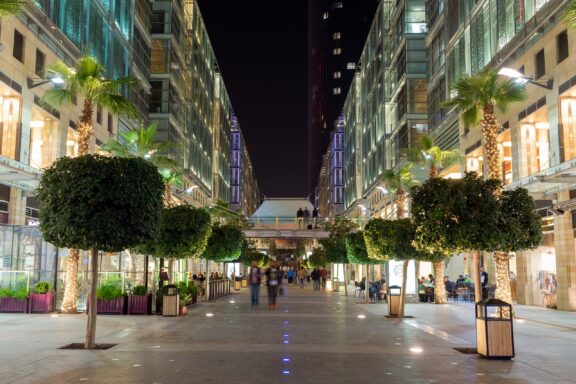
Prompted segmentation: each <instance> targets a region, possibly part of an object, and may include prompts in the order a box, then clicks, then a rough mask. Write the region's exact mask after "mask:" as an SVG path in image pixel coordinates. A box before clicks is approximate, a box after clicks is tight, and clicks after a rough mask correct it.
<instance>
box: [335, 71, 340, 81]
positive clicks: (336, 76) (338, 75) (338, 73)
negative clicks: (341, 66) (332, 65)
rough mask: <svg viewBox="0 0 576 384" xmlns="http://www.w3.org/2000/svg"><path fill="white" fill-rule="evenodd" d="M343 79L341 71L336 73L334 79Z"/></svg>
mask: <svg viewBox="0 0 576 384" xmlns="http://www.w3.org/2000/svg"><path fill="white" fill-rule="evenodd" d="M341 77H342V72H340V71H336V72H334V78H335V79H339V78H341Z"/></svg>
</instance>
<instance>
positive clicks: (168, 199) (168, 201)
mask: <svg viewBox="0 0 576 384" xmlns="http://www.w3.org/2000/svg"><path fill="white" fill-rule="evenodd" d="M162 199H163V200H164V206H165V207H171V206H172V186H171V185H170V183H167V182H165V183H164V194H163V196H162Z"/></svg>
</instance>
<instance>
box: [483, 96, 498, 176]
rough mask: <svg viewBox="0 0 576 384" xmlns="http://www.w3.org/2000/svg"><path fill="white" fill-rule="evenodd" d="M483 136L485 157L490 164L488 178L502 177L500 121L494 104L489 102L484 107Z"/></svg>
mask: <svg viewBox="0 0 576 384" xmlns="http://www.w3.org/2000/svg"><path fill="white" fill-rule="evenodd" d="M481 125H482V136H483V137H484V158H485V159H486V163H487V165H488V178H489V179H498V180H500V179H501V176H500V161H499V154H498V144H497V136H498V121H497V120H496V117H495V116H494V106H493V105H491V104H488V105H486V106H485V107H484V117H483V118H482V122H481Z"/></svg>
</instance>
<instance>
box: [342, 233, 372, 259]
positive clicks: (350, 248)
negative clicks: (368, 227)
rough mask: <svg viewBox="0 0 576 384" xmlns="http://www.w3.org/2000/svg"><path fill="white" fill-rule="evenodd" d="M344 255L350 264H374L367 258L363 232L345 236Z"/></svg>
mask: <svg viewBox="0 0 576 384" xmlns="http://www.w3.org/2000/svg"><path fill="white" fill-rule="evenodd" d="M346 253H347V256H348V261H349V262H350V263H355V264H374V262H375V261H374V260H373V259H371V258H369V257H368V250H367V249H366V242H365V241H364V233H363V232H351V233H349V234H347V235H346Z"/></svg>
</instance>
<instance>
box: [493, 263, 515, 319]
mask: <svg viewBox="0 0 576 384" xmlns="http://www.w3.org/2000/svg"><path fill="white" fill-rule="evenodd" d="M509 259H510V257H509V256H508V253H506V252H494V261H495V262H496V292H495V295H494V296H495V298H496V299H500V300H502V301H505V302H507V303H508V304H510V305H512V291H511V289H510V270H509V267H510V266H509ZM502 316H503V317H506V318H510V313H509V311H508V309H507V308H504V310H503V312H502Z"/></svg>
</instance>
